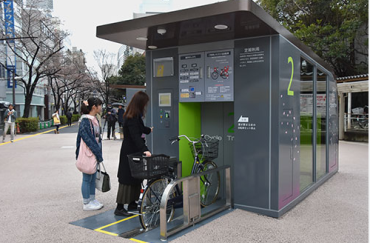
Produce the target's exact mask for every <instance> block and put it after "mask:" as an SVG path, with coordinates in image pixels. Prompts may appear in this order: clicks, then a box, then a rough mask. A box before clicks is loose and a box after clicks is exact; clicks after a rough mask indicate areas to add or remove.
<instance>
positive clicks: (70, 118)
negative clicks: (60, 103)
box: [66, 110, 72, 127]
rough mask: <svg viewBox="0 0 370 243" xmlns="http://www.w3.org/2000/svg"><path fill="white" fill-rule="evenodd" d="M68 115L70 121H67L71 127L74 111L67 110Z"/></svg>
mask: <svg viewBox="0 0 370 243" xmlns="http://www.w3.org/2000/svg"><path fill="white" fill-rule="evenodd" d="M66 117H67V119H68V122H67V123H68V126H69V127H70V126H72V112H71V111H70V110H68V111H67V113H66Z"/></svg>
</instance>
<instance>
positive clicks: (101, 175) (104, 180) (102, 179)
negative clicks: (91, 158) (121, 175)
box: [95, 162, 110, 192]
mask: <svg viewBox="0 0 370 243" xmlns="http://www.w3.org/2000/svg"><path fill="white" fill-rule="evenodd" d="M100 164H101V165H103V168H104V171H102V170H101V168H100ZM95 188H96V189H97V190H99V191H101V192H108V191H109V190H110V178H109V175H108V173H107V170H106V169H105V166H104V164H103V162H101V163H99V164H98V169H97V173H96V179H95Z"/></svg>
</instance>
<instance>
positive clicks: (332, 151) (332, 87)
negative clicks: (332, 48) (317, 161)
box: [327, 79, 339, 172]
mask: <svg viewBox="0 0 370 243" xmlns="http://www.w3.org/2000/svg"><path fill="white" fill-rule="evenodd" d="M337 104H338V94H337V85H336V82H335V80H334V79H330V80H329V127H328V129H327V131H328V132H329V172H331V171H332V170H334V169H335V168H336V167H337V161H338V157H337V154H338V138H339V135H338V133H339V128H338V105H337Z"/></svg>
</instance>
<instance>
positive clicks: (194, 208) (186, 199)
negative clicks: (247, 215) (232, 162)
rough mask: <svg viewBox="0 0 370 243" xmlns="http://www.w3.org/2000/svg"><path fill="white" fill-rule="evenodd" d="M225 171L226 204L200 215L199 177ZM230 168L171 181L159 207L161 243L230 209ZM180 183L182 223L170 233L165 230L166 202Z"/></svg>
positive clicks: (219, 168)
mask: <svg viewBox="0 0 370 243" xmlns="http://www.w3.org/2000/svg"><path fill="white" fill-rule="evenodd" d="M223 170H225V184H226V185H225V196H226V203H225V204H224V205H222V206H220V207H218V208H216V209H214V210H212V211H210V212H208V213H206V214H205V215H201V205H200V177H201V176H203V175H206V174H210V173H214V172H218V171H223ZM230 177H231V174H230V166H222V167H218V168H215V169H212V170H208V171H205V172H202V173H199V174H193V175H190V176H187V177H184V178H179V179H176V180H174V181H172V182H171V183H170V184H168V185H167V187H166V189H165V190H164V192H163V195H162V199H161V205H160V235H161V241H167V238H168V237H169V236H170V235H173V234H175V233H177V232H179V231H180V230H183V229H185V228H187V227H189V226H191V225H194V224H195V223H199V222H200V221H203V220H205V219H207V218H209V217H211V216H213V215H215V214H217V213H219V212H221V211H223V210H226V209H229V208H231V182H230V179H231V178H230ZM180 183H183V205H184V213H183V216H184V222H183V224H182V225H179V226H176V227H174V228H173V229H171V230H170V231H168V230H167V219H166V209H167V201H168V199H169V196H170V192H171V191H172V190H173V189H174V187H175V186H176V185H178V184H180Z"/></svg>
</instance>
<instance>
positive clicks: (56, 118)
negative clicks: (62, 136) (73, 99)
mask: <svg viewBox="0 0 370 243" xmlns="http://www.w3.org/2000/svg"><path fill="white" fill-rule="evenodd" d="M51 116H52V117H53V120H54V126H55V130H54V133H55V134H59V126H60V117H59V111H58V110H56V111H55V113H53V115H51Z"/></svg>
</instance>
